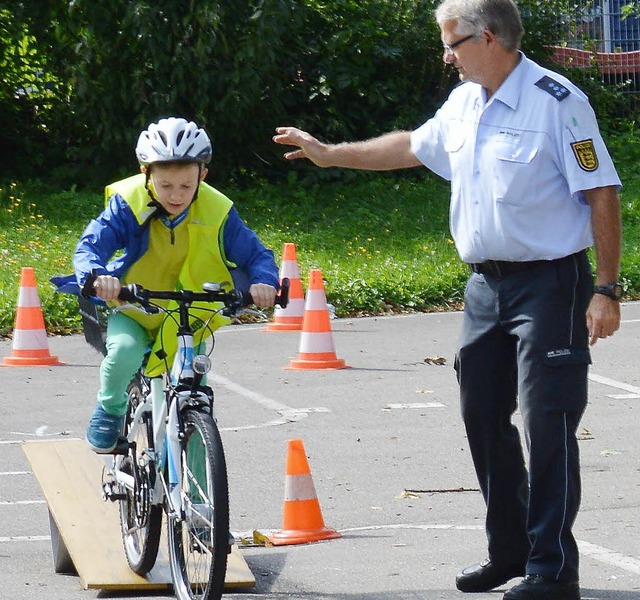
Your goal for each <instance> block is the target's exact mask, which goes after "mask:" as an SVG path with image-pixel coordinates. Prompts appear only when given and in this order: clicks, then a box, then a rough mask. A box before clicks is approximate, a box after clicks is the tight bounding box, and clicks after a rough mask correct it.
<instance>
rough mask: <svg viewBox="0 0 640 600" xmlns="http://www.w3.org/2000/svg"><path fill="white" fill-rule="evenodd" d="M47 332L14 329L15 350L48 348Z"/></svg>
mask: <svg viewBox="0 0 640 600" xmlns="http://www.w3.org/2000/svg"><path fill="white" fill-rule="evenodd" d="M47 346H48V344H47V332H46V331H45V330H44V329H14V330H13V349H14V350H42V349H45V348H47Z"/></svg>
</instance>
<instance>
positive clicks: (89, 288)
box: [81, 271, 289, 314]
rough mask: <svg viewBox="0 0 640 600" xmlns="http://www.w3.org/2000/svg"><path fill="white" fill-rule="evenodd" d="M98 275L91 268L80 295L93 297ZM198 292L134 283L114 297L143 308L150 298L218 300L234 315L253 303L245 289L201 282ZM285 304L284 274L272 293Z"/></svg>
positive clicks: (286, 282) (287, 298)
mask: <svg viewBox="0 0 640 600" xmlns="http://www.w3.org/2000/svg"><path fill="white" fill-rule="evenodd" d="M97 278H98V275H97V273H96V272H95V271H93V272H92V273H91V275H89V277H87V280H86V281H85V283H84V286H83V287H82V292H81V293H82V295H83V296H84V297H85V298H88V297H91V296H95V295H96V290H95V288H94V287H93V284H94V282H95V280H96V279H97ZM202 288H203V290H204V291H202V292H194V291H192V290H177V291H154V290H148V289H145V288H143V287H142V286H141V285H139V284H137V283H131V284H129V285H126V286H123V287H122V288H121V289H120V293H119V294H118V299H119V300H123V301H125V302H135V303H137V304H140V305H142V306H144V307H145V308H154V307H153V305H152V304H151V301H152V300H175V301H176V302H178V303H179V304H191V303H193V302H222V303H223V304H224V306H225V307H226V309H228V310H229V311H230V312H231V313H232V314H234V313H235V312H236V311H237V310H238V309H240V308H243V307H245V306H249V305H250V304H253V299H252V298H251V294H249V292H241V291H240V290H230V291H225V289H224V288H223V287H222V285H221V284H219V283H205V284H204V285H203V286H202ZM288 303H289V279H288V278H287V277H284V278H283V279H282V282H281V285H280V293H279V294H278V295H277V296H276V300H275V304H277V305H278V306H280V307H281V308H286V306H287V304H288Z"/></svg>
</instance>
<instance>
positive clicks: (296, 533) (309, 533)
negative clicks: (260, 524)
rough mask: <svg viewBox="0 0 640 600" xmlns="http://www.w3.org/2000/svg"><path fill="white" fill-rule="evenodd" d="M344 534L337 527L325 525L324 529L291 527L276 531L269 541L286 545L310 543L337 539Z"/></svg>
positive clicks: (278, 544) (277, 544) (275, 544)
mask: <svg viewBox="0 0 640 600" xmlns="http://www.w3.org/2000/svg"><path fill="white" fill-rule="evenodd" d="M341 537H342V534H340V533H338V532H337V531H336V530H335V529H330V528H329V527H323V528H322V529H290V530H281V531H276V532H275V533H274V534H273V535H272V536H271V537H270V538H269V541H270V542H271V543H272V544H273V545H274V546H286V545H292V544H308V543H311V542H321V541H322V540H335V539H337V538H341Z"/></svg>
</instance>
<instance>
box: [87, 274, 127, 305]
mask: <svg viewBox="0 0 640 600" xmlns="http://www.w3.org/2000/svg"><path fill="white" fill-rule="evenodd" d="M121 287H122V286H121V285H120V280H119V279H118V278H117V277H112V276H111V275H100V276H98V277H97V278H96V280H95V282H94V283H93V288H94V289H95V291H96V296H98V298H100V299H101V300H117V299H118V294H119V293H120V288H121Z"/></svg>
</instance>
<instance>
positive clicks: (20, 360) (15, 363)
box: [0, 356, 65, 367]
mask: <svg viewBox="0 0 640 600" xmlns="http://www.w3.org/2000/svg"><path fill="white" fill-rule="evenodd" d="M64 364H65V363H63V362H61V361H59V360H58V357H57V356H40V357H28V356H5V357H4V359H3V360H2V363H0V366H2V367H54V366H56V365H64Z"/></svg>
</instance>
